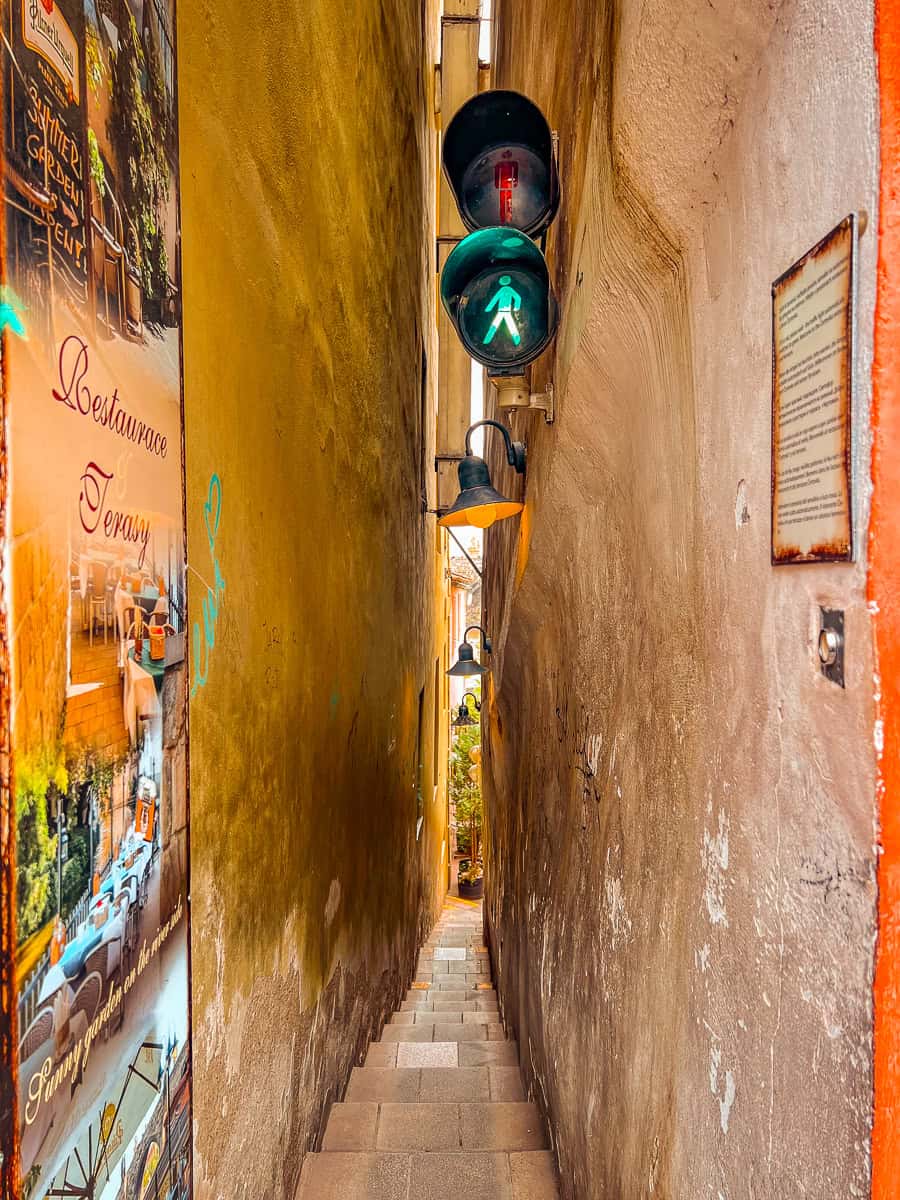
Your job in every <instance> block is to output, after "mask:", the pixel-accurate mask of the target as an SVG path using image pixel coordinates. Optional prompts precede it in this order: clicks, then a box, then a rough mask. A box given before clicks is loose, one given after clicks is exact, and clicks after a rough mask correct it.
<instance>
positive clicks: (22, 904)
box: [16, 746, 68, 942]
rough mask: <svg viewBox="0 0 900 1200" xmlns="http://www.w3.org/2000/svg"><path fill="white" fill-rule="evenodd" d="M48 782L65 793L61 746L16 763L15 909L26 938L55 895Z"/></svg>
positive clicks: (47, 911)
mask: <svg viewBox="0 0 900 1200" xmlns="http://www.w3.org/2000/svg"><path fill="white" fill-rule="evenodd" d="M51 787H55V788H57V789H58V790H59V791H60V792H63V793H64V792H65V791H66V788H67V787H68V773H67V771H66V766H65V761H64V758H63V752H62V747H61V746H54V747H49V746H45V747H42V748H41V749H40V750H39V751H37V752H36V753H35V754H32V755H25V756H23V757H22V758H21V759H19V760H18V761H17V763H16V912H17V924H18V938H19V941H20V942H24V941H25V939H26V938H29V937H31V935H32V934H33V933H36V932H37V930H38V929H40V928H41V927H42V926H43V925H44V924H45V923H46V922H47V921H48V920H49V919H50V916H51V914H52V909H53V906H54V902H55V899H56V873H55V871H54V869H53V868H54V865H55V863H56V838H55V837H51V835H50V828H49V825H48V822H47V796H48V793H49V792H50V789H51Z"/></svg>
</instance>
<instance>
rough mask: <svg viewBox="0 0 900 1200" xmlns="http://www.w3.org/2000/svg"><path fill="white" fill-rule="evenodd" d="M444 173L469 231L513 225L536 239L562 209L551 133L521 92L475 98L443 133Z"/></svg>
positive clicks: (462, 109) (541, 117) (505, 92)
mask: <svg viewBox="0 0 900 1200" xmlns="http://www.w3.org/2000/svg"><path fill="white" fill-rule="evenodd" d="M442 158H443V164H444V173H445V175H446V176H447V182H448V183H449V184H450V189H451V191H452V192H453V196H454V199H455V200H456V206H457V208H458V209H459V213H460V216H461V217H462V219H463V223H464V225H465V227H466V228H467V229H469V230H475V229H486V228H488V227H490V226H493V225H511V226H512V227H513V228H514V229H519V230H521V231H522V233H527V234H528V236H529V237H532V238H536V237H540V235H541V234H542V233H543V232H544V231H545V230H546V229H547V228H548V227H549V225H550V223H551V221H552V220H553V218H554V217H555V216H556V211H557V209H558V208H559V176H558V174H557V169H556V154H555V149H554V145H553V135H552V133H551V131H550V126H549V125H548V124H547V119H546V117H545V116H544V114H543V113H542V112H541V110H540V109H539V108H538V106H537V105H536V104H535V103H534V102H533V101H531V100H529V99H528V97H527V96H523V95H521V94H520V93H519V92H510V91H503V90H499V89H497V90H494V91H489V92H482V93H481V94H480V95H478V96H473V97H472V99H471V100H468V101H467V102H466V103H465V104H464V105H463V106H462V107H461V108H460V109H459V111H458V112H457V113H456V115H455V116H454V118H453V120H452V121H451V122H450V124H449V125H448V127H447V131H446V133H445V135H444V145H443V152H442Z"/></svg>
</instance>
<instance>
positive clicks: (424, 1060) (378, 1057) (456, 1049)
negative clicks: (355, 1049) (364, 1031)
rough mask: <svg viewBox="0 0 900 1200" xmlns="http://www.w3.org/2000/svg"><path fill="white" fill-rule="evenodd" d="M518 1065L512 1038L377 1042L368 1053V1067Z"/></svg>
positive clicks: (515, 1047) (515, 1045)
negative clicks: (499, 1039) (501, 1039)
mask: <svg viewBox="0 0 900 1200" xmlns="http://www.w3.org/2000/svg"><path fill="white" fill-rule="evenodd" d="M460 1028H463V1027H462V1026H461V1027H460ZM476 1028H477V1026H476ZM518 1065H519V1049H518V1045H517V1043H516V1042H514V1041H511V1040H506V1041H483V1040H479V1041H475V1042H469V1041H449V1040H448V1041H446V1042H433V1041H427V1042H373V1043H372V1044H371V1046H369V1051H368V1053H367V1054H366V1066H367V1067H423V1068H425V1067H427V1068H430V1067H517V1066H518Z"/></svg>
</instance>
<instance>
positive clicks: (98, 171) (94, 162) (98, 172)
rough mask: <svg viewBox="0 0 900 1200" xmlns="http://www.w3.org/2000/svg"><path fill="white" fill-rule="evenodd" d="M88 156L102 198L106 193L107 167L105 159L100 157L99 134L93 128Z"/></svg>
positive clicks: (90, 134)
mask: <svg viewBox="0 0 900 1200" xmlns="http://www.w3.org/2000/svg"><path fill="white" fill-rule="evenodd" d="M88 158H89V160H90V167H91V179H93V181H94V183H96V185H97V191H98V192H99V193H100V198H101V200H102V199H103V197H104V196H105V195H106V168H105V167H104V165H103V159H102V158H101V157H100V147H99V145H98V144H97V135H96V133H94V131H93V129H89V130H88Z"/></svg>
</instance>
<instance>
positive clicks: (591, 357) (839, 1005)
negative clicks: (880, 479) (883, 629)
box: [485, 0, 877, 1200]
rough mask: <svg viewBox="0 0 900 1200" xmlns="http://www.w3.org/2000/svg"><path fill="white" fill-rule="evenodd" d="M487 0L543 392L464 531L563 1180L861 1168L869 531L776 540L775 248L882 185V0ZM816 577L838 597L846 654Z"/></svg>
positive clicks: (513, 897) (686, 1186)
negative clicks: (482, 617) (534, 203)
mask: <svg viewBox="0 0 900 1200" xmlns="http://www.w3.org/2000/svg"><path fill="white" fill-rule="evenodd" d="M496 23H497V58H496V70H495V77H494V83H495V86H511V87H518V88H519V89H521V90H523V91H527V92H528V93H529V94H530V95H532V96H533V98H534V99H535V100H536V101H537V102H538V103H540V104H541V105H542V106H543V107H544V109H545V111H546V112H547V113H548V116H549V117H550V120H551V123H552V124H553V125H554V126H555V127H556V128H558V129H559V131H560V135H561V161H562V173H563V188H564V200H563V210H562V214H561V218H560V220H559V221H558V223H557V226H556V228H555V230H554V232H553V235H552V237H551V257H552V260H553V264H554V270H555V275H556V279H557V283H558V287H559V290H560V293H561V298H562V305H563V317H562V326H561V334H560V338H559V342H558V345H557V348H556V353H555V358H554V360H553V361H552V362H550V363H549V364H546V365H544V366H543V367H542V370H541V372H539V373H538V381H540V375H541V374H546V373H547V372H548V371H552V373H553V378H554V382H555V385H556V389H557V397H558V401H559V416H558V420H557V423H556V424H555V425H554V426H553V427H552V428H550V429H546V428H544V427H543V426H540V427H539V426H538V425H537V424H530V423H529V424H526V422H530V421H531V418H527V417H522V416H520V417H517V418H515V419H514V421H513V425H514V426H515V427H516V429H517V430H518V431H520V432H525V433H526V434H527V438H528V440H529V442H530V446H529V453H530V459H529V470H528V478H527V508H526V511H525V513H524V515H523V518H522V521H521V525H520V526H519V527H518V528H517V527H516V525H515V524H514V523H512V522H507V523H506V524H505V526H499V527H495V528H494V529H492V530H491V531H490V534H489V537H488V547H487V553H486V558H487V562H488V563H489V571H488V578H487V581H486V616H487V620H488V623H489V627H490V628H491V629H492V632H494V633H495V634H496V635H497V637H496V642H495V645H496V651H495V654H494V677H493V695H492V697H491V704H490V713H489V738H488V739H486V740H487V741H488V742H489V745H488V746H487V747H486V762H485V783H486V791H487V793H488V806H489V824H490V844H489V850H488V855H489V862H488V874H489V879H488V895H489V902H488V903H489V916H488V920H489V926H490V936H491V939H492V943H493V950H494V953H495V956H496V959H497V966H498V971H499V979H500V989H501V995H502V999H503V1003H504V1007H505V1011H506V1014H507V1016H508V1017H509V1018H510V1019H511V1020H512V1023H513V1025H514V1027H515V1028H516V1031H517V1033H518V1037H519V1044H520V1046H521V1048H522V1054H523V1058H524V1060H525V1066H526V1069H527V1071H528V1072H529V1073H530V1076H531V1082H532V1086H533V1089H534V1092H535V1094H536V1095H537V1097H538V1098H539V1099H540V1100H541V1101H542V1103H543V1104H544V1106H545V1108H546V1110H547V1112H548V1115H549V1119H550V1125H551V1128H552V1131H553V1135H554V1138H555V1140H556V1145H557V1149H558V1152H559V1158H560V1165H561V1174H562V1181H563V1191H564V1194H565V1196H566V1197H568V1198H571V1197H579V1198H580V1200H597V1198H599V1197H610V1198H613V1197H614V1198H616V1200H619V1198H626V1197H627V1198H628V1200H632V1198H633V1197H639V1196H648V1197H649V1196H653V1197H654V1198H655V1197H659V1196H663V1197H673V1198H678V1200H685V1198H687V1197H690V1198H691V1200H700V1198H702V1197H707V1196H708V1197H711V1198H712V1200H737V1198H739V1197H740V1198H745V1197H746V1198H753V1197H756V1198H758V1200H761V1198H762V1197H766V1198H770V1197H785V1198H787V1197H791V1198H793V1197H796V1196H802V1195H822V1196H841V1197H844V1196H846V1197H851V1196H865V1195H867V1194H868V1189H869V1150H868V1144H869V1125H870V1109H871V1054H872V1046H871V1028H872V1014H871V1002H870V997H871V980H872V946H873V937H874V914H875V885H874V850H873V843H874V840H875V809H874V763H873V752H872V735H873V710H872V693H873V685H872V658H871V631H870V627H869V617H868V613H867V610H866V605H865V567H864V564H863V563H859V564H856V565H852V566H848V565H842V566H815V567H804V568H780V569H778V570H775V569H773V568H772V567H771V566H770V565H769V502H770V491H769V489H770V457H769V456H770V423H771V303H770V284H771V281H772V280H773V279H775V278H776V277H777V276H778V275H779V274H780V273H781V272H782V271H783V270H785V269H786V268H787V267H788V266H789V265H790V264H791V263H792V262H793V261H794V260H795V259H796V258H798V257H799V256H800V254H802V253H803V252H804V251H805V250H806V249H807V248H808V247H809V246H811V245H812V244H813V243H815V242H816V241H817V240H818V239H819V238H820V237H822V236H823V235H824V234H825V233H826V232H827V231H828V230H829V229H831V228H832V227H833V226H834V225H835V224H836V223H837V222H838V221H839V220H840V219H841V218H842V217H843V216H844V215H846V213H847V212H849V211H850V210H852V209H858V208H861V209H867V210H868V211H869V214H870V217H874V215H875V208H876V200H877V188H876V184H877V176H876V158H877V153H876V152H877V133H876V126H877V108H876V90H875V80H874V60H873V50H872V11H871V6H870V5H869V4H868V3H865V2H863V0H840V2H839V0H827V2H825V3H823V2H822V0H782V2H775V0H767V2H763V0H754V2H753V3H748V4H744V5H738V6H730V7H729V8H727V9H725V8H723V7H722V6H718V5H714V4H711V3H708V0H687V2H686V3H680V4H676V5H672V4H667V3H664V2H663V0H645V2H643V3H640V2H638V0H623V2H622V3H621V4H620V5H616V6H615V7H612V6H609V7H608V6H607V5H605V4H604V3H602V0H600V2H598V0H591V2H590V3H588V2H585V0H553V2H552V3H551V2H550V0H525V2H520V3H512V2H511V0H498V5H497V12H496ZM851 96H852V103H850V102H848V97H851ZM872 230H873V227H872V226H870V231H869V233H868V234H866V235H865V237H864V238H863V240H862V245H861V271H860V278H861V292H860V305H859V319H858V331H859V345H860V358H859V369H858V375H857V380H856V382H857V392H856V397H857V405H858V412H857V418H858V424H859V433H860V437H859V441H858V447H857V449H858V453H857V459H858V462H859V463H860V464H865V462H866V454H867V447H868V435H867V432H866V410H867V405H868V398H869V371H870V367H871V343H872V312H873V296H874V262H875V238H874V236H873V231H872ZM500 477H501V479H502V478H503V475H502V474H501V476H500ZM506 482H507V484H509V483H510V481H509V480H506ZM860 483H861V486H860V489H859V497H860V499H859V504H858V507H859V510H860V513H859V515H860V522H861V524H860V528H861V529H864V525H865V508H866V502H867V495H868V484H867V473H866V472H865V470H864V469H863V470H861V472H860ZM510 486H515V485H514V484H510ZM820 604H822V605H827V606H830V607H837V608H842V609H844V610H846V618H847V644H848V679H847V689H846V691H842V690H840V689H839V688H837V687H835V686H834V685H831V684H829V683H828V682H827V681H826V680H825V679H824V678H822V676H821V675H820V673H819V671H818V663H817V659H816V655H815V634H816V631H817V623H816V622H817V614H818V606H819V605H820Z"/></svg>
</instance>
